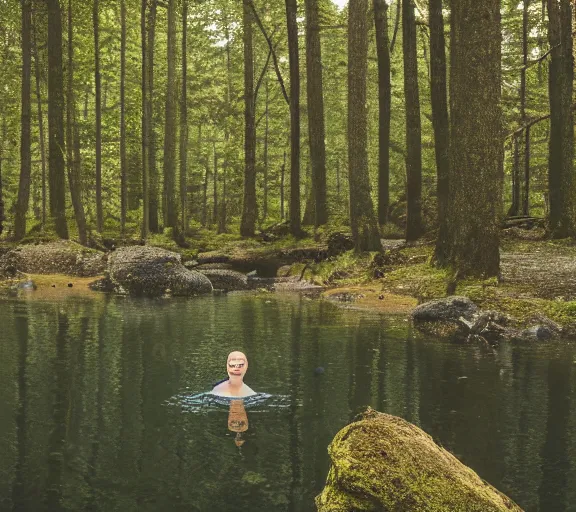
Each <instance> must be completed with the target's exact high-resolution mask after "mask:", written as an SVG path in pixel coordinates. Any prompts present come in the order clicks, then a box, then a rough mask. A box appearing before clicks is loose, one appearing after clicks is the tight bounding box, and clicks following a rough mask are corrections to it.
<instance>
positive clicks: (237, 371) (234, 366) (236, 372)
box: [227, 356, 248, 377]
mask: <svg viewBox="0 0 576 512" xmlns="http://www.w3.org/2000/svg"><path fill="white" fill-rule="evenodd" d="M227 366H228V368H227V370H228V375H230V377H232V376H234V377H244V375H246V370H248V361H246V358H244V357H241V356H232V357H231V358H230V359H228V365H227Z"/></svg>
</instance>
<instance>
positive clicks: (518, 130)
mask: <svg viewBox="0 0 576 512" xmlns="http://www.w3.org/2000/svg"><path fill="white" fill-rule="evenodd" d="M571 110H576V103H575V104H573V105H572V108H571ZM546 119H550V114H546V115H544V116H540V117H536V118H534V119H532V120H530V121H528V122H527V123H526V124H524V125H522V126H520V127H519V128H518V129H516V130H514V131H513V132H511V133H509V134H508V135H506V137H505V139H504V140H506V139H509V138H510V137H514V136H516V135H519V134H520V133H522V132H523V131H524V130H526V128H531V127H532V126H534V125H535V124H537V123H539V122H540V121H545V120H546Z"/></svg>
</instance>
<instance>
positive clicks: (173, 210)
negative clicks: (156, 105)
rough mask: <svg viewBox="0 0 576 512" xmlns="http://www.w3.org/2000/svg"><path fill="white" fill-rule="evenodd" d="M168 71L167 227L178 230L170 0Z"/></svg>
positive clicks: (171, 8)
mask: <svg viewBox="0 0 576 512" xmlns="http://www.w3.org/2000/svg"><path fill="white" fill-rule="evenodd" d="M167 60H168V71H167V80H166V117H165V120H164V123H165V124H164V126H165V128H164V188H165V197H166V220H167V226H168V227H170V228H173V229H177V228H178V209H177V207H176V140H177V133H176V132H177V106H178V89H177V82H176V0H168V43H167Z"/></svg>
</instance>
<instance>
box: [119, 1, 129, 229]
mask: <svg viewBox="0 0 576 512" xmlns="http://www.w3.org/2000/svg"><path fill="white" fill-rule="evenodd" d="M120 24H121V29H120V30H121V38H120V231H121V233H122V235H125V234H126V213H127V209H128V208H127V206H128V169H127V168H126V0H121V2H120Z"/></svg>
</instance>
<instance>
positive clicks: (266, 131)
mask: <svg viewBox="0 0 576 512" xmlns="http://www.w3.org/2000/svg"><path fill="white" fill-rule="evenodd" d="M264 89H265V91H266V106H265V109H266V110H265V111H264V119H265V123H264V176H263V177H262V178H263V181H264V183H263V185H264V204H263V205H262V223H265V222H266V218H267V217H268V138H269V135H268V134H269V131H270V116H269V110H270V84H269V81H268V76H266V79H265V84H264Z"/></svg>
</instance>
